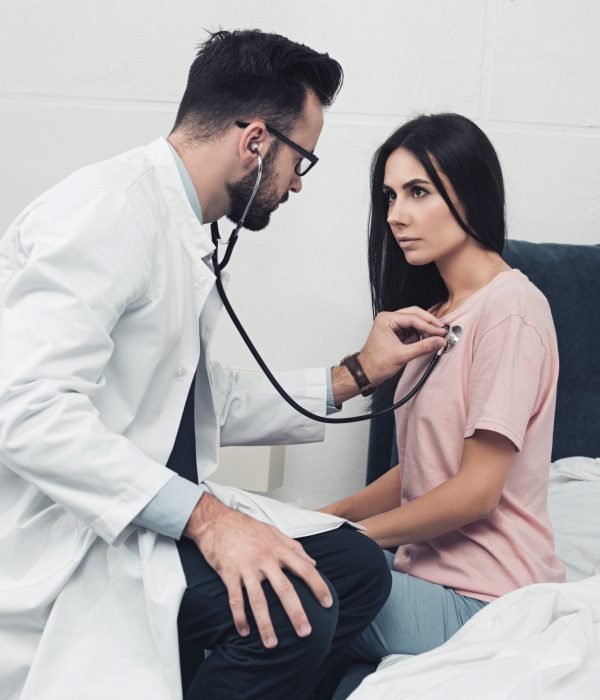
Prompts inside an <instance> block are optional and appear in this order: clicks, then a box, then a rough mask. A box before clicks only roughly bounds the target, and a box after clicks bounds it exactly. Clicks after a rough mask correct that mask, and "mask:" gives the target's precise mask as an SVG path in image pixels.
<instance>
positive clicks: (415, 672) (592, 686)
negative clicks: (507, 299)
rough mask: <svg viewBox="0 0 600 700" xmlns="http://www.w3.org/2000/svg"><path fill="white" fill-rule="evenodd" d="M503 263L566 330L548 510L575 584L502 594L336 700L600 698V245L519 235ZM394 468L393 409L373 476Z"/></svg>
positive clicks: (375, 439) (372, 451) (372, 456)
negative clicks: (541, 297)
mask: <svg viewBox="0 0 600 700" xmlns="http://www.w3.org/2000/svg"><path fill="white" fill-rule="evenodd" d="M505 258H506V260H507V262H508V263H509V264H510V265H512V266H513V267H517V268H519V269H520V270H521V271H522V272H523V273H524V274H526V275H527V276H528V277H529V278H530V279H531V281H532V282H533V283H534V284H536V285H537V286H538V287H539V288H540V289H541V290H542V291H543V292H544V294H545V295H546V297H547V298H548V301H549V303H550V307H551V309H552V314H553V318H554V323H555V326H556V331H557V336H558V349H559V356H560V362H561V369H560V377H559V382H558V391H557V409H556V419H555V426H554V439H553V449H552V464H551V465H549V469H550V484H549V494H548V498H549V500H548V507H549V514H550V519H551V521H552V525H553V529H554V534H555V539H556V548H557V553H558V555H559V556H560V557H561V559H562V560H563V562H564V563H565V566H566V569H567V583H564V584H537V585H533V586H527V587H525V588H522V589H520V590H517V591H513V592H512V593H510V594H508V595H505V596H502V597H501V598H499V599H498V600H497V601H494V602H493V603H491V604H490V605H488V606H487V607H486V608H484V609H483V610H482V611H481V612H479V613H478V614H477V615H475V616H474V617H473V618H472V619H471V620H470V621H469V622H468V623H467V624H466V625H465V626H464V627H463V628H462V629H461V630H459V632H458V633H457V634H456V635H455V636H454V637H453V638H452V639H450V640H448V642H446V644H444V645H443V646H441V647H439V648H438V649H434V650H432V651H430V652H428V653H426V654H422V655H420V656H416V657H402V656H389V657H386V659H384V660H383V661H382V663H381V664H380V665H379V667H378V668H377V671H376V672H374V671H375V666H374V665H369V664H355V665H354V666H352V667H351V669H350V671H349V672H348V673H347V675H346V676H345V678H344V679H343V680H342V682H341V684H340V686H339V687H338V690H337V691H336V693H335V695H334V700H342V699H343V698H347V697H351V698H352V700H375V699H383V698H386V700H387V699H391V698H396V697H398V698H402V699H403V700H408V699H409V698H420V699H424V698H427V700H433V699H434V698H440V699H441V698H444V700H452V699H453V698H456V699H457V700H458V698H460V699H461V700H468V699H469V698H486V700H489V699H494V700H495V699H498V700H500V699H502V700H507V699H508V698H510V700H521V699H523V700H525V699H526V700H531V699H532V698H544V700H546V698H548V699H551V698H559V697H560V698H581V699H587V698H590V699H591V698H597V697H600V460H599V459H598V458H599V457H600V352H599V350H598V348H600V313H599V309H598V306H599V304H600V245H594V246H592V245H566V244H550V243H530V242H525V241H510V242H509V243H508V244H507V247H506V252H505ZM390 400H391V396H389V395H388V396H385V395H380V396H378V397H377V398H376V402H375V406H374V407H375V408H382V407H384V406H387V405H389V402H390ZM396 463H397V452H396V447H395V440H394V423H393V417H390V416H383V417H381V418H379V419H376V420H374V421H373V422H372V425H371V430H370V436H369V456H368V465H367V483H369V482H371V481H373V480H374V479H376V478H378V477H379V476H380V475H381V474H382V473H383V472H384V471H385V470H386V469H388V468H389V467H390V466H393V465H394V464H396ZM361 681H362V682H361ZM359 684H360V685H359ZM353 691H354V692H353Z"/></svg>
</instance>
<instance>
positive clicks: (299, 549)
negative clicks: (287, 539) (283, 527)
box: [291, 540, 317, 566]
mask: <svg viewBox="0 0 600 700" xmlns="http://www.w3.org/2000/svg"><path fill="white" fill-rule="evenodd" d="M291 549H293V550H294V552H296V554H299V555H300V556H301V557H303V558H304V559H306V561H308V562H309V563H310V564H312V565H313V566H316V565H317V560H316V559H313V558H312V557H309V556H308V554H307V553H306V551H305V549H304V547H303V546H302V545H301V544H300V542H296V540H291Z"/></svg>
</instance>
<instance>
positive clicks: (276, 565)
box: [184, 493, 333, 648]
mask: <svg viewBox="0 0 600 700" xmlns="http://www.w3.org/2000/svg"><path fill="white" fill-rule="evenodd" d="M184 534H185V535H186V536H187V537H189V538H190V539H192V540H193V541H194V542H195V543H196V546H197V547H198V549H199V550H200V552H201V553H202V554H203V556H204V558H205V559H206V561H207V562H208V563H209V564H210V566H212V568H213V569H214V570H215V571H216V572H217V573H218V574H219V576H220V577H221V579H222V581H223V583H224V584H225V587H226V588H227V593H228V596H229V606H230V608H231V613H232V615H233V620H234V623H235V626H236V629H237V631H238V632H239V633H240V634H241V635H242V636H246V635H248V634H249V633H250V627H249V625H248V620H247V618H246V611H245V609H244V596H243V589H244V588H245V589H246V592H247V594H248V600H249V602H250V608H251V609H252V613H253V615H254V619H255V620H256V625H257V627H258V630H259V633H260V637H261V639H262V642H263V644H264V645H265V646H266V647H268V648H272V647H275V646H276V645H277V636H276V634H275V630H274V629H273V625H272V623H271V617H270V615H269V608H268V605H267V600H266V598H265V595H264V592H263V588H262V582H263V581H265V580H267V581H268V582H269V583H270V584H271V586H272V588H273V590H274V591H275V593H276V595H277V596H278V598H279V600H280V601H281V604H282V606H283V608H284V610H285V611H286V613H287V615H288V617H289V618H290V621H291V623H292V625H293V627H294V629H295V630H296V633H297V634H298V636H300V637H306V636H308V635H309V634H310V633H311V627H310V623H309V621H308V618H307V616H306V613H305V612H304V609H303V608H302V605H301V603H300V599H299V598H298V595H297V593H296V591H295V589H294V587H293V585H292V584H291V582H290V580H289V578H288V577H287V576H286V575H285V573H284V572H283V569H287V570H289V571H290V572H292V573H293V574H295V575H296V576H298V577H299V578H301V579H302V580H303V581H304V582H305V583H306V584H307V585H308V587H309V588H310V589H311V591H312V592H313V593H314V595H315V597H316V598H317V600H319V601H320V602H321V604H322V605H323V607H326V608H328V607H330V606H331V605H332V602H333V601H332V599H331V594H330V592H329V588H328V586H327V584H326V583H325V581H324V580H323V579H322V578H321V576H320V575H319V573H318V571H317V570H316V568H315V565H316V562H315V560H314V559H311V558H310V557H309V556H308V554H306V552H305V551H304V549H303V548H302V545H300V543H299V542H296V541H295V540H293V539H291V538H290V537H287V536H286V535H284V534H283V533H282V532H281V531H279V530H278V529H277V528H275V527H273V526H272V525H267V524H265V523H262V522H260V521H258V520H256V519H254V518H251V517H250V516H248V515H245V514H243V513H240V512H238V511H235V510H232V509H231V508H227V507H226V506H224V505H223V504H222V503H221V502H220V501H219V500H218V499H216V498H215V497H214V496H212V495H211V494H209V493H205V494H204V495H203V496H202V498H201V499H200V501H199V502H198V505H197V506H196V508H195V509H194V511H193V512H192V515H191V516H190V519H189V521H188V523H187V526H186V528H185V532H184Z"/></svg>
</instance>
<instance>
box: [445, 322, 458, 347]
mask: <svg viewBox="0 0 600 700" xmlns="http://www.w3.org/2000/svg"><path fill="white" fill-rule="evenodd" d="M444 328H445V329H446V343H447V345H446V347H445V348H444V352H450V350H452V348H453V347H454V346H455V345H458V341H459V340H460V338H461V336H462V327H461V326H450V325H448V324H446V325H445V326H444Z"/></svg>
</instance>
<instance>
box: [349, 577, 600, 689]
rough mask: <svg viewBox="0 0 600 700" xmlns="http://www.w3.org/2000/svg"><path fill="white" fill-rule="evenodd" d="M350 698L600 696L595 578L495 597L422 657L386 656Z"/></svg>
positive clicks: (599, 597) (599, 586)
mask: <svg viewBox="0 0 600 700" xmlns="http://www.w3.org/2000/svg"><path fill="white" fill-rule="evenodd" d="M350 697H351V699H352V700H375V699H383V698H385V700H392V699H394V698H399V699H400V698H401V699H402V700H412V699H413V698H419V699H420V700H434V699H438V698H439V699H440V700H471V699H473V700H482V699H485V700H508V699H510V700H536V699H537V698H539V699H540V700H554V699H555V698H556V699H558V698H560V699H561V700H588V699H589V700H592V699H594V700H595V699H597V698H600V576H593V577H591V578H587V579H584V580H583V581H578V582H576V583H560V584H552V583H543V584H535V585H532V586H526V587H525V588H521V589H518V590H516V591H513V592H512V593H509V594H507V595H505V596H502V597H501V598H499V599H498V600H495V601H494V602H493V603H490V604H489V605H488V606H486V607H485V608H483V609H482V610H481V611H480V612H478V613H477V614H476V615H475V616H474V617H472V618H471V619H470V620H469V622H467V624H466V625H465V626H464V627H463V628H462V629H460V630H459V631H458V632H457V633H456V634H455V635H454V637H452V638H451V639H449V640H448V641H447V642H446V643H445V644H444V645H442V646H441V647H438V648H437V649H434V650H433V651H430V652H428V653H426V654H421V655H420V656H414V657H405V656H402V657H399V656H388V657H386V658H385V659H384V660H383V662H382V663H381V664H380V666H379V669H378V670H377V672H376V673H374V674H372V675H371V676H368V677H367V678H366V679H365V680H364V681H363V683H362V684H361V685H360V686H359V688H357V690H356V691H355V692H354V693H353V694H352V695H351V696H350Z"/></svg>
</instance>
